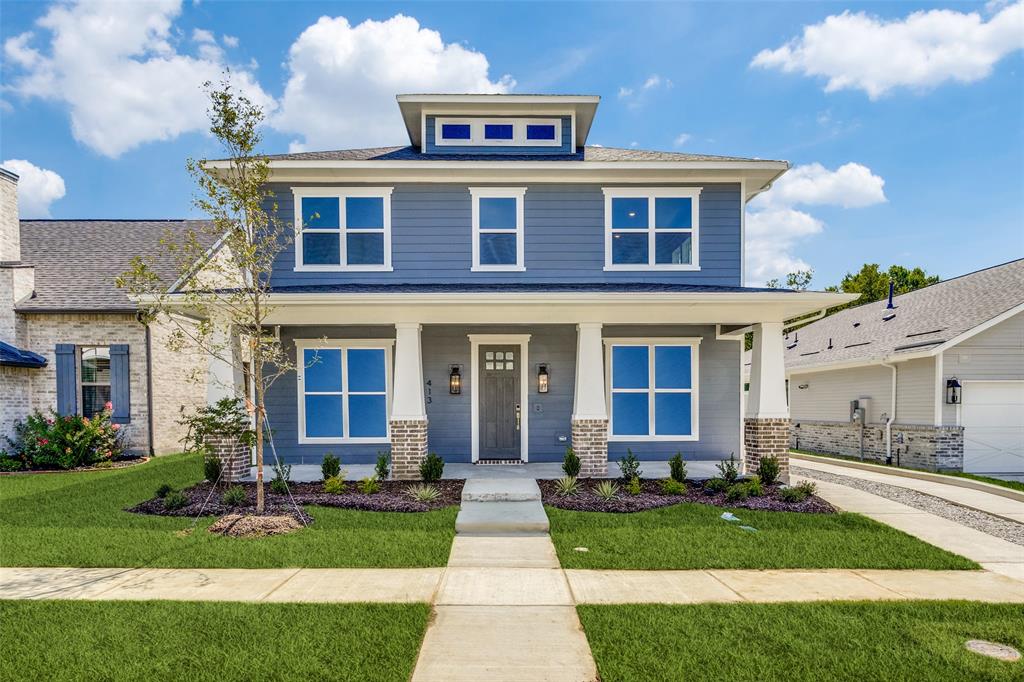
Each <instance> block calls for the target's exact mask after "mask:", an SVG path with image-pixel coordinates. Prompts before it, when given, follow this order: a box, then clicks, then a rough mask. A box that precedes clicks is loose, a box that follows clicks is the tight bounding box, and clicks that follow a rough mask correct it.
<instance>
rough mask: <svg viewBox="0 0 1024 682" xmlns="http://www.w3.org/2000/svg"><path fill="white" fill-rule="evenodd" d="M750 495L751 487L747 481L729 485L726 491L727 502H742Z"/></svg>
mask: <svg viewBox="0 0 1024 682" xmlns="http://www.w3.org/2000/svg"><path fill="white" fill-rule="evenodd" d="M749 496H750V488H748V487H747V484H746V483H733V484H732V485H731V486H729V489H728V490H726V491H725V501H726V502H742V501H743V500H745V499H747V497H749Z"/></svg>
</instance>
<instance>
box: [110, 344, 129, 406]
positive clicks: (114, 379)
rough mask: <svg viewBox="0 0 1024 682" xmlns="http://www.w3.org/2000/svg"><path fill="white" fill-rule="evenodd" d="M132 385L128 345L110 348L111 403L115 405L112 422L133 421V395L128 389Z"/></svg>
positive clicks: (114, 345)
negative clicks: (131, 407) (131, 406)
mask: <svg viewBox="0 0 1024 682" xmlns="http://www.w3.org/2000/svg"><path fill="white" fill-rule="evenodd" d="M130 385H131V377H130V376H129V370H128V344H126V343H116V344H113V345H111V346H110V402H112V403H114V413H113V414H112V415H111V416H110V421H112V422H114V423H115V424H127V423H128V422H130V421H131V410H130V403H131V395H130V393H129V389H128V387H129V386H130Z"/></svg>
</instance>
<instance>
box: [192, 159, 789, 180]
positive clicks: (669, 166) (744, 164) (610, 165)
mask: <svg viewBox="0 0 1024 682" xmlns="http://www.w3.org/2000/svg"><path fill="white" fill-rule="evenodd" d="M269 163H270V168H271V170H286V169H306V168H309V169H319V170H324V169H332V168H337V169H351V170H366V169H378V170H407V169H417V170H427V169H433V170H455V169H460V170H466V169H475V170H512V169H524V170H539V169H552V168H553V167H557V168H558V169H562V170H564V169H572V170H587V169H589V170H614V169H630V170H759V171H764V170H776V171H780V172H785V171H786V170H788V169H789V162H787V161H516V160H514V159H510V160H509V161H447V160H445V161H373V160H370V161H365V160H358V161H350V160H344V159H325V160H317V159H271V160H270V162H269ZM229 164H230V162H229V161H207V162H206V163H205V165H206V166H207V167H208V168H212V169H216V170H224V169H227V168H228V167H229ZM776 177H777V176H776Z"/></svg>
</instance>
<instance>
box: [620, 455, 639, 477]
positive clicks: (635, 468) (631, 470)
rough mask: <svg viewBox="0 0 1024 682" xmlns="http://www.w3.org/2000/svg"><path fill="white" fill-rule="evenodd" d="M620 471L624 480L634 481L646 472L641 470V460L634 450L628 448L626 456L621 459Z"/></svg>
mask: <svg viewBox="0 0 1024 682" xmlns="http://www.w3.org/2000/svg"><path fill="white" fill-rule="evenodd" d="M619 473H621V474H622V480H624V481H632V480H633V479H634V478H639V477H640V476H641V475H642V474H643V473H644V472H643V471H641V470H640V460H638V459H637V458H636V456H635V455H634V454H633V451H632V450H629V449H627V450H626V456H625V457H623V458H622V459H620V460H619Z"/></svg>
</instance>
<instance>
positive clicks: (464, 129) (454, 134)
mask: <svg viewBox="0 0 1024 682" xmlns="http://www.w3.org/2000/svg"><path fill="white" fill-rule="evenodd" d="M472 136H473V134H472V127H471V126H470V124H469V123H445V124H443V125H442V126H441V139H443V140H468V139H470V138H471V137H472Z"/></svg>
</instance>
